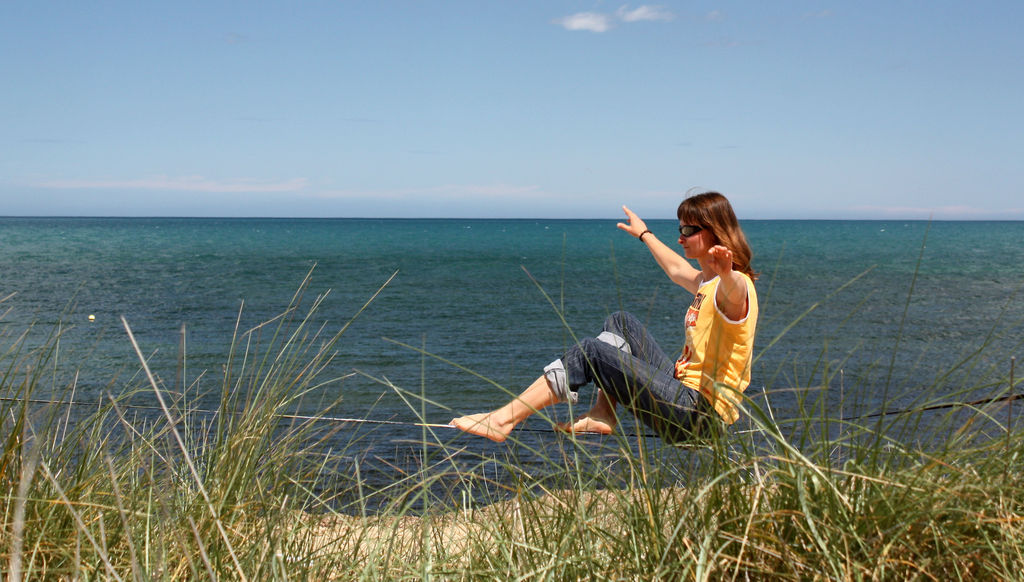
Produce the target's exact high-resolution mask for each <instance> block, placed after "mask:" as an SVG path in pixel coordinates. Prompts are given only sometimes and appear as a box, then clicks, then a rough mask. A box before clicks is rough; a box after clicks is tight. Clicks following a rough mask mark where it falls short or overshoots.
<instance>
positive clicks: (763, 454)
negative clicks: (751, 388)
mask: <svg viewBox="0 0 1024 582" xmlns="http://www.w3.org/2000/svg"><path fill="white" fill-rule="evenodd" d="M322 299H323V298H322V297H317V298H314V299H312V300H308V299H307V298H305V285H304V286H303V287H302V289H300V292H299V293H297V294H296V296H295V297H294V298H293V300H292V301H291V303H290V304H289V305H288V307H287V308H286V309H285V310H284V311H283V313H282V315H281V316H279V317H277V318H275V319H273V320H271V321H268V322H266V323H263V324H261V325H259V326H256V327H254V328H252V329H238V330H236V333H235V334H234V335H233V337H231V338H230V342H231V350H230V356H229V358H228V361H227V362H225V364H224V366H223V368H222V369H221V370H220V377H219V387H218V393H219V394H220V399H219V402H218V406H217V408H216V410H210V409H204V408H202V407H200V406H198V405H197V404H196V403H197V402H200V398H198V395H196V394H193V393H192V391H194V390H197V388H196V385H194V384H193V385H187V384H186V385H182V386H176V385H167V384H165V383H164V381H163V380H162V379H161V372H165V373H167V375H168V376H169V377H173V376H176V375H177V372H178V371H175V370H170V371H161V370H155V371H154V370H150V369H149V368H148V365H147V363H146V362H147V360H146V358H145V357H144V355H143V354H144V353H145V352H144V351H143V350H144V349H145V348H144V347H143V346H139V345H138V344H137V343H136V341H135V338H134V336H133V334H132V332H131V326H130V322H127V321H126V322H124V329H125V336H126V340H125V341H128V342H130V343H131V344H132V345H133V349H135V350H136V351H137V353H138V355H139V362H140V367H139V373H138V374H137V375H136V376H134V377H133V378H132V379H131V380H129V381H128V382H127V384H126V385H125V387H124V388H122V389H120V390H118V391H117V393H113V391H111V392H110V393H108V394H107V395H106V396H105V398H104V399H103V400H102V402H99V403H92V406H91V407H89V408H88V411H87V412H86V413H83V412H82V411H81V410H79V409H77V408H76V409H74V410H72V409H73V407H78V406H80V405H79V404H78V403H76V402H75V401H74V398H75V387H74V385H73V383H72V384H69V385H66V386H62V385H55V382H56V380H55V379H56V378H59V377H62V376H60V375H57V374H54V373H53V370H54V369H55V368H59V367H60V366H62V365H70V364H69V363H67V362H63V361H61V345H60V342H61V335H62V333H64V330H62V329H61V328H60V327H59V326H58V327H57V329H56V330H54V331H52V332H49V333H48V335H45V334H44V338H43V339H42V340H41V341H37V342H35V344H36V345H32V344H31V343H30V341H29V339H30V338H34V337H35V336H34V335H33V334H36V333H37V332H39V330H37V329H30V330H28V331H26V332H25V333H24V334H21V335H17V336H10V335H4V336H2V337H0V341H2V342H3V343H2V344H0V398H2V400H0V419H2V420H0V422H2V432H0V437H2V440H0V481H2V491H3V495H4V496H3V510H2V511H3V513H2V528H0V531H2V536H0V569H2V571H3V573H4V576H5V577H6V578H7V579H9V580H14V581H17V580H31V579H69V580H70V579H82V580H85V579H114V580H183V579H189V580H191V579H232V580H277V579H280V580H294V579H324V580H329V579H338V580H349V579H425V578H432V577H437V578H444V579H476V578H479V579H506V580H514V579H554V580H566V579H588V580H589V579H620V578H621V579H698V580H709V579H713V580H750V579H758V580H760V579H782V580H785V579H793V580H806V579H823V580H847V579H879V580H914V579H919V580H956V579H1015V578H1019V576H1020V572H1021V571H1022V570H1024V507H1022V505H1024V471H1022V469H1021V466H1022V465H1021V457H1022V454H1024V451H1022V450H1021V449H1022V444H1021V443H1022V442H1024V441H1022V439H1021V438H1020V437H1021V430H1020V429H1019V428H1018V427H1017V426H1015V425H1012V424H1011V423H1008V422H1007V420H1008V417H1009V415H1008V414H1007V407H1008V406H1010V405H1012V401H1007V400H999V401H994V402H987V403H979V404H976V405H974V406H969V407H963V406H956V407H949V408H941V409H935V410H919V411H917V412H911V413H905V414H894V415H880V416H877V417H859V418H858V417H844V415H843V414H841V413H838V412H836V411H834V410H830V408H829V406H828V405H827V404H826V401H827V400H826V396H827V395H828V391H829V390H833V391H834V390H835V389H836V386H834V385H833V384H835V383H838V382H840V381H846V382H850V380H848V379H847V380H844V379H843V378H842V376H841V375H840V374H838V373H831V372H828V373H825V374H824V377H825V378H827V379H828V380H829V383H828V385H827V386H824V387H822V389H820V390H806V391H803V392H801V394H800V405H799V406H798V409H799V410H800V411H802V413H801V414H800V415H799V416H798V417H797V418H786V419H780V418H777V417H776V416H775V414H774V411H773V410H772V407H771V403H770V394H771V393H772V389H773V387H772V386H768V387H766V389H765V391H764V393H762V394H752V395H751V398H750V399H749V400H746V401H745V402H744V409H745V410H744V418H745V419H748V421H746V424H745V425H744V426H745V428H744V429H743V430H740V429H739V428H738V427H734V428H733V429H731V430H726V431H722V432H714V433H713V434H711V435H709V436H708V438H707V439H705V440H703V441H701V442H700V443H697V444H696V445H695V446H686V447H673V446H669V445H666V444H664V443H662V442H661V441H660V440H658V439H651V438H646V437H644V436H636V435H622V434H619V435H615V436H613V437H608V438H604V439H598V440H595V439H593V438H583V437H581V438H580V439H578V440H577V439H576V438H572V437H556V436H554V435H552V436H551V437H550V439H551V441H552V443H554V444H553V445H552V446H551V447H550V448H547V449H545V451H546V452H545V453H544V456H543V458H544V464H543V466H542V467H536V466H534V467H530V468H525V467H522V466H520V465H519V464H518V463H517V462H516V459H515V457H514V455H515V453H514V451H515V449H516V447H517V446H530V445H529V443H527V442H525V441H523V442H517V441H518V437H517V436H516V435H515V434H514V435H513V438H512V439H511V442H510V443H509V444H508V445H507V447H506V450H508V451H509V453H507V454H506V455H505V456H499V457H498V458H495V457H493V456H491V457H488V456H483V455H481V456H478V457H474V456H473V453H472V451H471V449H468V448H467V447H465V446H460V447H459V448H453V447H452V446H451V445H450V444H446V443H445V442H443V440H442V439H441V438H439V436H438V435H437V434H436V433H432V432H431V431H430V430H428V429H427V428H422V429H421V435H420V436H421V439H422V460H423V464H422V470H420V471H417V472H414V473H411V474H407V475H404V476H401V477H400V478H398V479H396V482H395V483H394V484H393V485H391V486H390V488H389V489H390V491H389V492H388V499H389V500H391V501H390V502H389V503H387V504H385V506H384V508H383V510H381V511H373V512H370V511H367V510H366V503H365V501H366V499H367V498H368V497H370V496H372V495H375V494H377V493H376V492H372V491H368V490H367V489H366V485H365V483H363V481H362V479H361V478H360V476H359V474H358V471H356V472H355V474H353V472H352V471H351V470H347V469H346V468H345V467H342V466H341V464H342V461H341V460H340V459H342V458H343V457H345V453H346V451H336V450H334V451H330V450H328V451H327V452H326V453H325V450H326V449H325V446H324V443H325V442H327V440H328V439H329V438H330V437H331V436H332V432H333V431H335V430H341V429H342V427H340V426H334V427H333V428H332V427H331V424H330V423H326V422H318V421H319V420H324V419H319V418H317V417H315V416H314V417H313V418H296V417H295V416H294V415H293V413H294V412H296V411H297V410H298V405H299V403H300V402H301V401H302V400H303V399H304V398H306V397H307V396H309V395H310V394H314V393H316V394H319V393H322V392H323V390H322V389H323V388H324V387H325V386H333V385H336V384H340V385H342V387H343V384H344V381H345V377H344V376H341V377H339V376H336V375H334V374H336V372H335V371H336V370H338V369H344V368H345V366H344V364H343V362H338V361H336V360H337V347H338V345H339V342H342V341H344V337H343V336H344V333H345V330H346V329H347V327H348V326H347V325H344V326H342V328H341V330H340V331H337V332H328V331H327V329H326V327H325V326H324V325H322V324H318V323H317V320H316V313H317V307H318V306H319V304H320V302H321V301H322ZM371 300H372V298H371ZM358 315H359V313H357V314H355V316H358ZM355 316H353V317H355ZM33 341H35V340H33ZM987 341H993V342H994V341H1012V340H1008V339H1006V338H1003V339H1002V340H1001V339H1000V338H998V337H996V336H993V337H990V338H989V339H988V340H987ZM956 365H958V366H962V365H963V362H959V363H957V364H956ZM883 373H884V371H883ZM1012 376H1013V374H1012V372H1011V369H1010V367H1009V365H1008V366H1007V369H1006V370H1005V372H997V373H994V374H990V375H978V376H977V383H978V384H977V386H970V387H963V388H964V391H963V393H968V391H969V390H970V389H975V388H979V387H981V388H985V389H986V390H987V391H988V393H990V394H993V395H994V396H1001V395H1006V394H1008V393H1010V392H1012V389H1013V386H1012V383H1013V382H1014V380H1013V378H1012ZM379 381H380V382H381V383H382V384H386V385H388V386H389V388H393V389H394V390H396V391H397V392H398V393H400V394H401V395H403V396H404V397H406V398H408V399H409V402H410V407H411V408H412V409H413V410H417V409H419V403H418V401H417V395H416V394H415V393H414V392H407V391H405V390H403V389H402V388H401V387H398V386H394V385H392V384H391V383H390V381H388V380H387V379H379ZM112 385H113V384H112ZM857 388H858V386H856V385H852V384H851V385H845V386H843V389H844V390H846V391H848V392H849V393H851V394H852V393H856V391H857ZM342 392H343V390H342ZM950 392H952V391H950ZM54 395H55V396H54ZM140 395H146V396H148V397H151V400H152V401H155V402H156V403H157V405H156V407H155V408H154V409H152V410H149V411H148V413H147V414H139V410H138V409H137V408H133V407H132V405H131V404H129V402H130V401H131V399H132V398H133V397H138V396H140ZM40 400H46V401H50V402H49V403H40V402H39V401H40ZM333 404H335V403H333V402H325V403H323V407H322V408H323V409H324V410H328V409H330V408H331V407H332V405H333ZM932 404H935V403H932ZM1021 406H1022V407H1024V405H1021ZM926 415H927V422H924V421H923V419H924V417H925V416H926ZM72 419H74V421H73V422H72ZM325 426H327V427H328V428H326V429H325V428H324V427H325ZM923 427H930V428H928V430H927V431H926V430H925V429H924V428H923ZM463 444H464V443H463ZM356 446H357V445H356ZM551 451H555V452H551ZM609 459H613V461H611V462H609ZM494 467H498V468H500V469H501V473H502V475H506V476H507V478H503V479H502V480H501V481H500V482H495V479H494V478H493V477H492V476H489V475H493V474H494V471H493V468H494ZM488 492H490V493H488ZM343 499H344V500H350V499H355V502H351V501H344V502H342V501H341V500H343Z"/></svg>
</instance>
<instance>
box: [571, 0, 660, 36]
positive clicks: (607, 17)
mask: <svg viewBox="0 0 1024 582" xmlns="http://www.w3.org/2000/svg"><path fill="white" fill-rule="evenodd" d="M674 18H675V15H674V14H672V13H671V12H670V11H668V10H666V9H665V8H664V7H662V6H652V5H647V4H644V5H641V6H638V7H636V8H630V7H629V5H623V6H622V7H620V8H619V9H618V10H616V11H615V12H614V13H604V12H577V13H576V14H570V15H569V16H565V17H562V18H558V19H555V21H554V22H555V24H558V25H559V26H561V27H562V28H564V29H566V30H585V31H589V32H599V33H600V32H608V31H609V30H611V29H612V28H615V25H616V24H618V23H620V22H623V23H627V24H628V23H632V22H651V21H663V22H664V21H669V20H672V19H674Z"/></svg>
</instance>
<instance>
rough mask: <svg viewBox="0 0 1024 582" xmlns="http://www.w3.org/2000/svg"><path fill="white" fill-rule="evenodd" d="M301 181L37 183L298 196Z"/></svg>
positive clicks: (303, 182) (157, 179) (183, 179)
mask: <svg viewBox="0 0 1024 582" xmlns="http://www.w3.org/2000/svg"><path fill="white" fill-rule="evenodd" d="M306 183H307V180H306V179H305V178H292V179H291V180H285V181H283V182H264V181H258V180H247V179H241V180H226V181H224V180H210V179H207V178H204V177H202V176H182V177H177V178H172V177H168V176H154V177H152V178H141V179H135V180H49V181H46V182H40V183H37V184H36V186H38V187H40V188H49V189H54V190H164V191H173V192H298V191H299V190H302V189H303V188H305V187H306Z"/></svg>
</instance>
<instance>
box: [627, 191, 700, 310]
mask: <svg viewBox="0 0 1024 582" xmlns="http://www.w3.org/2000/svg"><path fill="white" fill-rule="evenodd" d="M622 210H623V211H624V212H625V213H626V217H627V218H628V219H629V224H626V223H624V222H620V223H618V224H617V225H616V226H618V227H619V228H620V229H622V230H624V231H626V232H628V233H629V234H631V235H633V236H635V237H637V238H639V239H640V241H641V242H642V243H644V244H645V245H647V248H648V249H649V250H650V251H651V254H652V255H654V260H655V261H657V262H658V266H660V267H661V270H663V271H665V274H666V275H668V278H669V279H671V280H672V281H673V282H674V283H675V284H676V285H679V286H680V287H683V288H684V289H686V290H687V291H689V292H690V293H697V286H698V285H700V270H698V269H696V268H695V267H694V266H693V265H691V264H690V262H689V261H687V260H686V259H685V258H683V257H682V256H680V255H679V253H677V252H675V251H674V250H672V249H671V248H669V246H668V245H666V244H665V243H663V242H661V241H660V240H658V237H657V236H655V235H654V233H652V232H651V231H650V230H648V229H647V224H646V223H645V222H644V221H643V219H641V218H640V217H639V216H637V215H636V213H635V212H633V211H632V210H630V209H629V208H627V207H626V206H623V207H622Z"/></svg>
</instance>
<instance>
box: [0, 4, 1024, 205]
mask: <svg viewBox="0 0 1024 582" xmlns="http://www.w3.org/2000/svg"><path fill="white" fill-rule="evenodd" d="M1022 24H1024V2H1018V1H1006V2H998V1H991V2H989V1H981V2H966V1H964V2H949V1H942V0H936V1H913V0H887V1H880V2H876V1H865V2H826V1H810V0H808V1H801V0H793V1H787V2H765V1H763V0H756V1H736V2H728V1H693V2H663V3H658V4H636V3H632V4H625V3H621V2H603V1H576V0H544V1H537V0H525V1H515V2H513V1H509V2H500V1H481V0H467V1H448V2H441V1H438V2H426V1H408V2H395V1H388V0H384V1H379V2H369V1H367V2H362V1H325V2H274V3H270V2H221V1H216V0H211V1H203V2H192V1H188V0H177V1H174V2H138V1H132V2H119V1H110V2H103V1H97V2H81V1H77V0H76V1H69V2H52V1H47V0H39V1H32V2H16V1H13V0H12V1H2V2H0V79H2V82H3V88H2V90H0V215H4V216H222V217H242V216H256V217H458V218H462V217H474V218H616V217H620V216H621V215H622V211H621V207H622V205H623V204H626V205H628V206H629V207H630V208H631V209H633V210H634V211H636V212H637V213H638V214H640V215H641V216H642V217H645V218H674V216H675V207H676V206H677V205H678V203H679V201H680V200H681V199H682V198H683V197H685V196H686V194H687V193H690V192H696V191H704V190H717V191H720V192H722V193H724V194H726V196H728V197H729V199H730V200H731V201H732V203H733V206H734V208H735V209H736V212H737V214H738V215H739V216H740V218H741V219H744V218H750V219H790V218H792V219H815V218H825V219H920V220H928V219H937V220H946V219H953V220H959V219H972V220H973V219H1013V220H1024V113H1022V111H1021V106H1022V104H1024V67H1022V66H1021V62H1024V34H1020V30H1021V26H1022Z"/></svg>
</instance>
